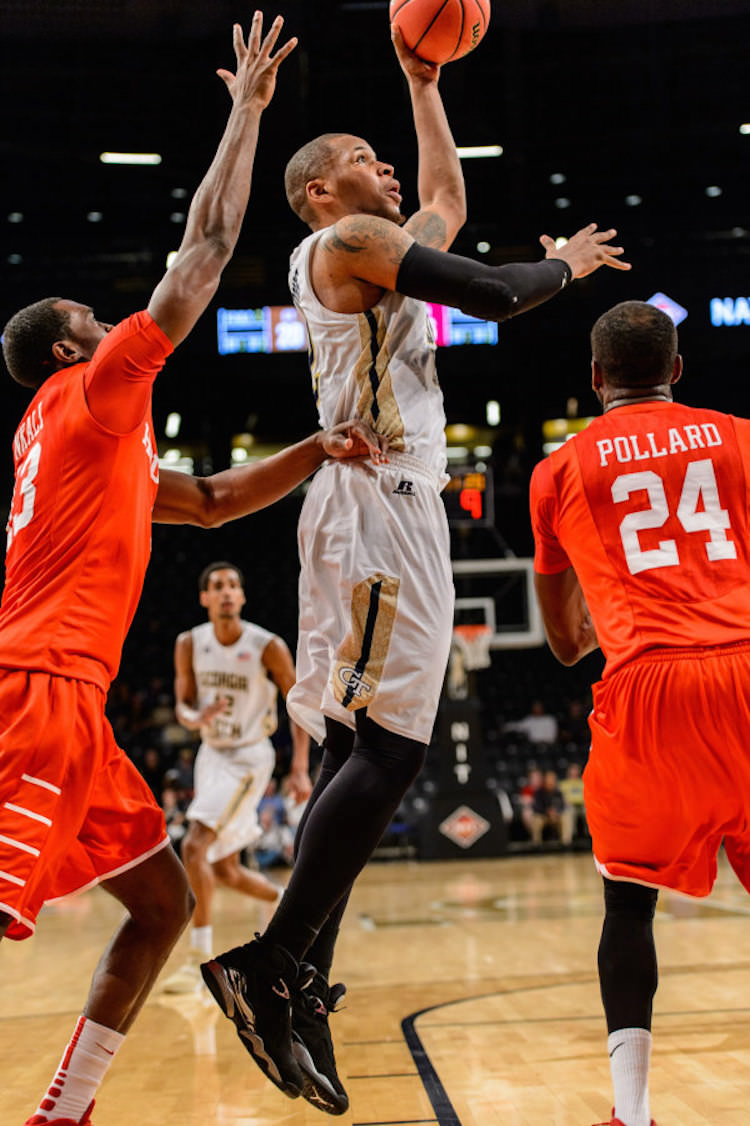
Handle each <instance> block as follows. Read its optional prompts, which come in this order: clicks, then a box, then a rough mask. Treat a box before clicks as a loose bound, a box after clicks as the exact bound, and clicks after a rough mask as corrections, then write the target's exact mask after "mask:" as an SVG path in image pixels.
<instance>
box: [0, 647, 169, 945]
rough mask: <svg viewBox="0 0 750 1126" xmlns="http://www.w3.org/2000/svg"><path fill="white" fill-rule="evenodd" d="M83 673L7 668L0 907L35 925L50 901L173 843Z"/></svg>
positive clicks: (1, 715) (1, 685) (0, 733)
mask: <svg viewBox="0 0 750 1126" xmlns="http://www.w3.org/2000/svg"><path fill="white" fill-rule="evenodd" d="M104 703H105V696H104V694H103V693H102V691H101V689H99V688H97V687H96V686H95V685H93V684H88V683H86V682H85V681H80V680H69V679H67V678H65V677H60V676H50V675H48V674H47V673H41V672H35V673H27V672H23V671H16V670H13V669H0V912H4V913H5V914H8V915H10V916H11V918H12V922H11V924H10V926H9V928H8V930H7V935H8V938H14V939H21V938H27V937H28V936H29V935H30V934H32V933H33V931H34V927H35V925H36V917H37V914H38V912H39V910H40V908H41V906H42V904H43V903H45V902H49V901H50V900H53V899H57V898H59V897H60V896H62V895H67V894H69V893H70V892H73V891H82V890H83V889H84V888H87V887H91V886H93V885H94V884H96V883H99V881H101V880H106V879H108V878H111V877H113V876H116V875H119V874H120V873H121V872H123V871H125V870H127V869H128V868H132V867H134V866H135V865H136V864H138V863H140V862H141V861H142V860H145V859H146V858H147V857H148V856H150V855H152V854H153V853H154V852H157V851H158V850H159V849H160V848H162V847H163V846H164V845H165V844H167V843H168V838H167V835H166V828H165V824H164V815H163V813H162V811H161V809H160V808H159V806H158V805H157V803H156V801H155V800H154V797H153V795H152V794H151V791H150V790H149V788H148V786H147V785H146V783H145V782H144V780H143V778H142V777H141V775H140V774H139V773H138V771H137V770H136V768H135V767H134V766H133V764H132V763H131V762H130V760H129V759H128V758H127V756H126V755H125V753H124V752H123V751H122V750H120V748H119V747H118V746H117V744H116V743H115V739H114V735H113V733H112V728H111V727H110V725H109V723H108V721H107V719H106V718H105V716H104Z"/></svg>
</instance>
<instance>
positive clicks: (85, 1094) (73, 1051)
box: [36, 1016, 125, 1122]
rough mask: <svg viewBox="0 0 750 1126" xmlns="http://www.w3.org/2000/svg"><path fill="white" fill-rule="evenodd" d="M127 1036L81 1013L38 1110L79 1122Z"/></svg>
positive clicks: (48, 1114) (41, 1113)
mask: <svg viewBox="0 0 750 1126" xmlns="http://www.w3.org/2000/svg"><path fill="white" fill-rule="evenodd" d="M124 1039H125V1037H124V1036H122V1035H121V1034H120V1033H119V1032H114V1031H113V1030H112V1029H111V1028H105V1027H104V1025H103V1024H97V1023H96V1021H93V1020H89V1019H88V1017H84V1016H82V1017H79V1018H78V1024H77V1025H76V1027H75V1032H74V1033H73V1036H72V1037H71V1040H70V1043H69V1044H68V1046H67V1048H66V1049H65V1052H64V1053H63V1057H62V1059H61V1060H60V1063H59V1065H58V1068H57V1071H56V1072H55V1075H54V1078H53V1080H52V1082H51V1083H50V1085H49V1089H48V1091H47V1094H46V1095H45V1096H44V1098H43V1099H42V1101H41V1102H40V1104H39V1106H38V1107H37V1108H36V1113H37V1114H40V1115H45V1116H49V1117H52V1118H71V1119H72V1120H73V1121H74V1122H80V1121H81V1119H82V1118H83V1116H84V1114H85V1113H86V1111H87V1110H88V1108H89V1107H90V1106H91V1103H92V1101H93V1099H94V1096H95V1095H96V1092H97V1090H98V1088H99V1084H100V1083H101V1081H102V1079H103V1078H104V1076H105V1075H106V1072H107V1068H108V1067H109V1065H110V1064H111V1063H112V1060H113V1059H114V1057H115V1055H116V1053H117V1050H118V1048H119V1047H120V1045H121V1044H122V1042H123V1040H124Z"/></svg>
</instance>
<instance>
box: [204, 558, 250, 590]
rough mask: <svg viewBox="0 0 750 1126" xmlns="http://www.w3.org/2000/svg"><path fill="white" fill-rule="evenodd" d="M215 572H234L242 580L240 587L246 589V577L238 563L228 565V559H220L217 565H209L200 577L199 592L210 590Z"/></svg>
mask: <svg viewBox="0 0 750 1126" xmlns="http://www.w3.org/2000/svg"><path fill="white" fill-rule="evenodd" d="M214 571H234V572H235V574H236V575H237V577H238V579H239V580H240V586H241V587H242V589H243V590H244V589H245V576H244V575H243V574H242V571H241V570H240V569H239V567H238V566H237V564H236V563H228V562H227V561H226V559H219V560H218V562H216V563H209V564H208V566H207V567H204V568H203V570H202V571H201V573H200V575H199V576H198V590H208V580H209V579H210V578H211V575H212V574H213V573H214Z"/></svg>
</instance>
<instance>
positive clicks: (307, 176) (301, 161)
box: [284, 133, 344, 224]
mask: <svg viewBox="0 0 750 1126" xmlns="http://www.w3.org/2000/svg"><path fill="white" fill-rule="evenodd" d="M343 136H344V134H343V133H321V135H320V136H319V137H316V138H315V139H314V140H313V141H308V142H307V144H306V145H303V146H302V148H301V149H297V152H296V153H295V154H294V156H293V157H292V158H291V160H290V161H289V163H288V164H287V166H286V169H285V171H284V188H285V190H286V198H287V199H288V200H289V206H290V207H291V209H292V211H293V212H294V214H295V215H298V216H299V218H300V219H301V220H302V222H303V223H308V224H309V223H310V222H311V221H312V219H313V218H314V214H313V211H312V208H311V207H310V206H309V204H308V202H307V192H306V191H305V189H306V188H307V185H308V184H309V183H310V181H311V180H315V179H317V178H318V176H324V175H325V173H326V172H327V171H328V169H329V168H330V167H331V165H332V164H333V161H334V159H335V157H336V150H335V149H334V147H333V145H332V144H331V142H332V141H334V140H335V139H336V138H337V137H343Z"/></svg>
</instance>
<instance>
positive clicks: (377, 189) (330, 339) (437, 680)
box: [202, 29, 627, 1114]
mask: <svg viewBox="0 0 750 1126" xmlns="http://www.w3.org/2000/svg"><path fill="white" fill-rule="evenodd" d="M393 39H394V45H395V48H396V53H397V56H398V60H399V63H400V64H401V67H402V70H403V71H404V74H405V75H406V79H407V82H408V86H409V93H410V97H411V102H412V110H413V114H414V124H415V127H416V133H417V142H418V150H419V175H418V189H419V203H420V206H419V210H418V211H417V212H416V214H415V215H413V216H412V217H411V218H410V219H408V220H407V221H405V219H404V216H403V215H402V214H401V192H400V185H399V183H398V181H397V180H396V179H395V177H394V170H393V167H392V166H391V165H390V164H387V163H385V162H383V161H381V160H378V158H377V156H376V154H375V153H374V152H373V150H372V148H371V147H370V145H369V144H367V142H366V141H364V140H362V139H361V138H359V137H355V136H351V135H349V134H341V133H328V134H324V135H323V136H321V137H318V138H317V139H316V140H314V141H311V142H310V143H309V144H307V145H305V146H304V147H303V148H302V149H300V150H299V151H298V152H297V153H296V154H295V155H294V156H293V157H292V159H291V160H290V162H289V164H288V165H287V170H286V191H287V198H288V199H289V202H290V204H291V206H292V208H293V210H294V211H295V212H296V213H297V215H299V217H300V218H301V219H302V220H303V222H305V223H307V224H308V225H309V226H310V227H311V228H312V231H313V234H312V235H309V236H308V237H307V238H306V239H305V240H304V241H303V243H302V244H301V246H299V247H298V248H297V250H296V251H295V252H294V254H293V255H292V262H291V272H290V284H291V289H292V296H293V299H294V301H295V304H296V305H297V307H298V308H299V309H300V310H301V312H302V314H303V316H304V317H305V319H306V321H307V325H308V330H309V336H310V362H311V369H312V378H313V390H314V393H315V396H316V400H317V404H318V410H319V416H320V419H321V422H324V423H325V424H328V423H329V422H330V420H331V419H333V418H343V417H345V412H346V411H347V410H349V411H351V412H353V414H354V415H355V416H357V417H360V418H363V419H367V421H368V422H369V423H370V425H371V426H372V427H373V428H374V429H375V431H376V432H377V433H379V434H381V435H384V436H386V437H387V439H388V441H389V451H388V459H389V461H388V464H385V465H383V466H381V467H379V468H377V469H370V468H369V467H366V466H361V467H359V466H358V467H356V468H352V469H351V470H350V469H349V467H343V466H342V467H340V468H339V467H333V466H331V465H326V466H325V467H324V468H323V469H322V470H321V471H320V473H319V474H318V475H317V476H316V478H315V479H314V480H313V482H312V485H311V487H310V489H309V491H308V494H307V497H306V499H305V504H304V507H303V512H302V516H301V519H300V527H299V538H300V556H301V563H302V574H301V577H300V631H299V642H298V651H297V665H298V674H299V675H298V683H297V684H296V686H295V687H294V689H293V690H292V691H291V692H290V694H289V699H288V708H289V714H290V715H291V716H293V717H294V718H295V719H296V720H297V722H298V723H300V724H301V725H302V726H304V727H305V728H306V729H307V730H308V731H309V732H310V733H311V734H312V735H314V736H315V737H317V738H320V737H321V735H322V733H323V731H325V754H324V757H323V762H322V764H321V772H320V775H319V778H318V781H317V782H316V784H315V788H314V790H313V793H312V795H311V798H310V801H309V802H308V805H307V808H306V810H305V814H304V816H303V819H302V821H301V823H300V826H299V829H298V831H297V839H296V849H297V857H296V863H295V867H294V870H293V872H292V875H291V878H290V881H289V885H288V887H287V889H286V891H285V893H284V896H283V898H282V899H281V901H280V903H279V906H278V907H277V909H276V912H275V914H274V916H273V918H272V920H271V922H270V923H269V925H268V927H267V928H266V931H265V932H264V934H263V935H262V936H261V937H260V938H259V939H257V940H256V941H254V942H250V943H247V944H246V945H245V946H241V947H237V948H236V949H234V950H230V951H228V952H227V953H226V954H222V955H220V956H219V958H216V959H214V960H212V961H211V962H209V963H207V964H206V965H204V966H203V967H202V970H203V975H204V979H205V981H206V983H207V984H208V986H209V988H210V989H211V991H212V993H213V995H214V997H215V998H216V1000H217V1002H218V1003H219V1005H220V1006H221V1008H222V1009H223V1011H224V1013H225V1014H226V1015H227V1016H229V1017H230V1018H231V1019H233V1020H234V1022H235V1024H236V1026H237V1030H238V1033H239V1035H240V1037H241V1039H242V1042H243V1044H244V1046H245V1047H246V1048H247V1050H248V1051H249V1052H250V1054H251V1055H252V1056H253V1058H254V1059H255V1062H256V1063H257V1064H258V1065H259V1066H260V1067H261V1068H262V1069H263V1070H264V1071H265V1073H266V1075H267V1076H268V1077H269V1078H270V1079H271V1080H272V1082H274V1083H275V1084H276V1085H277V1086H278V1087H279V1088H280V1089H281V1090H282V1091H284V1092H285V1093H286V1094H287V1095H289V1096H290V1097H295V1096H296V1095H299V1094H301V1095H302V1096H303V1097H304V1098H306V1099H307V1100H308V1101H309V1102H311V1103H312V1104H313V1105H315V1106H317V1107H319V1108H320V1109H322V1110H324V1111H326V1112H327V1113H329V1114H342V1113H344V1111H345V1110H346V1109H347V1106H348V1099H347V1095H346V1092H345V1090H344V1088H343V1085H342V1084H341V1081H340V1080H339V1077H338V1075H337V1073H336V1067H335V1060H334V1054H333V1047H332V1043H331V1038H330V1031H329V1027H328V1013H329V1012H330V1011H331V1010H332V1008H333V1007H334V1005H335V1002H336V1000H337V999H338V997H340V996H341V993H342V992H343V986H341V985H337V986H330V985H329V983H328V974H329V970H330V967H331V962H332V958H333V948H334V943H335V939H336V935H337V933H338V926H339V922H340V919H341V915H342V913H343V910H344V907H345V905H346V901H347V898H348V894H349V890H350V888H351V886H352V883H353V881H354V880H355V879H356V877H357V875H358V874H359V872H360V871H361V870H362V868H363V867H364V865H365V864H366V863H367V861H368V859H369V857H370V856H371V855H372V852H373V850H374V848H375V847H376V845H377V843H378V841H379V840H380V837H381V836H382V834H383V832H384V830H385V829H386V828H387V826H388V824H389V822H390V820H391V818H392V816H393V814H394V813H395V811H396V809H397V808H398V806H399V803H400V802H401V800H402V798H403V795H404V794H405V792H406V790H407V789H408V788H409V786H410V785H411V783H412V781H413V780H414V778H415V777H416V775H417V774H418V772H419V770H420V768H421V766H422V763H423V761H424V756H425V752H426V746H427V744H428V742H429V739H430V734H431V731H432V726H433V722H434V719H435V713H436V709H437V704H438V699H439V694H440V688H441V685H442V681H443V676H444V673H445V666H446V662H447V659H448V652H449V648H450V641H451V633H452V625H453V587H452V577H451V562H450V552H449V537H448V529H447V521H446V517H445V511H444V508H443V504H442V501H441V499H440V489H441V487H442V485H443V483H444V481H445V478H444V468H445V436H444V426H445V417H444V414H443V402H442V394H441V391H440V388H439V386H438V383H437V377H436V374H435V368H434V343H433V341H432V339H431V335H430V331H429V322H428V318H427V312H426V308H425V306H424V304H423V303H422V302H423V301H434V302H440V303H442V304H445V305H452V306H458V307H459V308H461V309H463V310H464V311H465V312H467V313H470V314H474V315H475V316H479V317H490V318H492V319H495V320H504V319H505V318H506V317H509V316H512V315H515V314H516V313H520V312H523V311H525V310H526V309H529V308H531V307H533V306H534V305H536V304H538V303H539V302H540V301H543V300H546V299H547V298H549V297H552V296H554V295H555V294H556V293H558V292H559V291H560V290H561V289H562V288H563V287H564V286H565V285H566V284H567V283H568V282H569V281H571V280H572V279H573V278H576V277H582V276H583V275H584V274H587V273H591V272H592V271H593V270H595V269H597V268H598V267H599V266H600V265H604V264H607V265H610V266H621V267H622V268H627V265H626V264H625V263H622V262H620V260H619V255H620V254H621V253H622V250H621V248H619V247H613V246H611V245H608V240H609V239H611V238H612V236H613V235H614V234H615V232H614V231H613V230H609V231H601V232H599V231H597V230H596V225H595V224H590V225H589V226H588V227H586V228H584V229H583V230H582V231H579V232H578V234H576V235H574V236H573V238H571V239H570V240H569V242H568V243H567V244H566V245H565V246H564V247H562V248H561V249H560V250H558V249H557V248H556V246H555V243H554V241H553V240H552V239H551V238H548V237H547V236H543V238H542V243H543V246H544V247H545V250H546V254H547V257H546V259H545V260H543V261H541V262H535V263H521V264H515V265H509V266H501V267H490V266H486V265H484V264H482V263H479V262H475V261H472V260H470V259H467V258H461V257H459V256H457V255H452V254H446V253H445V251H446V249H447V248H448V247H449V246H450V245H451V243H452V241H453V239H454V238H455V236H456V233H457V232H458V230H459V229H460V227H461V226H462V224H463V222H464V220H465V217H466V213H465V194H464V185H463V177H462V173H461V167H460V163H459V160H458V156H457V153H456V146H455V142H454V140H453V137H452V136H451V132H450V128H449V126H448V122H447V119H446V116H445V111H444V109H443V105H442V101H441V98H440V95H439V92H438V78H439V73H440V68H439V67H437V66H433V65H431V64H429V63H425V62H423V61H422V60H420V59H418V58H417V57H416V56H415V55H413V54H412V53H411V52H409V51H408V50H407V48H406V47H405V46H404V44H403V41H402V39H401V37H400V34H399V33H398V31H397V30H396V29H394V30H393ZM415 298H416V299H417V300H414V299H415ZM342 412H343V413H342ZM303 958H304V959H305V962H304V963H302V964H300V962H301V959H303ZM308 960H309V963H312V964H314V968H313V966H312V965H309V964H308ZM280 981H281V983H282V984H283V985H284V988H283V989H282V988H281V987H280V985H279V982H280ZM287 995H288V996H289V1000H286V996H287Z"/></svg>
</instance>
